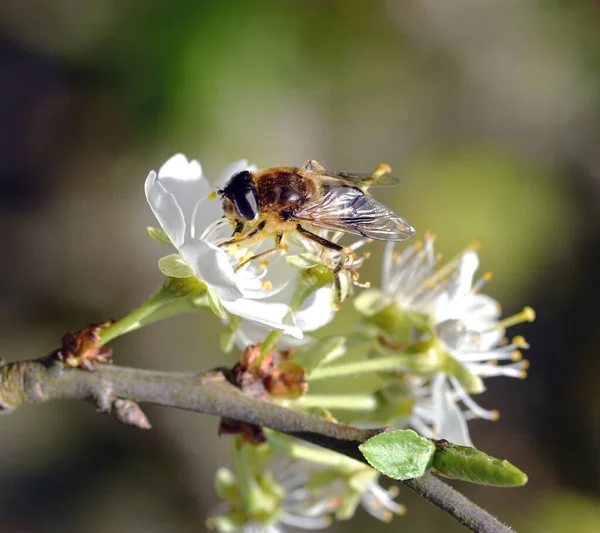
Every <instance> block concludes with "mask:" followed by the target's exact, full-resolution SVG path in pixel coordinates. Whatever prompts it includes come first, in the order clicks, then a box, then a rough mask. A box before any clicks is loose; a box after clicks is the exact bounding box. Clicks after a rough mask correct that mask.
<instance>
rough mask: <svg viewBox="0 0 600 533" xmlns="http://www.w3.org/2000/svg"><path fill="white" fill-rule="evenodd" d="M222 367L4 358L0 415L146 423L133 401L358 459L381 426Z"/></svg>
mask: <svg viewBox="0 0 600 533" xmlns="http://www.w3.org/2000/svg"><path fill="white" fill-rule="evenodd" d="M227 374H228V371H227V370H222V369H216V370H210V371H206V372H200V373H181V372H160V371H150V370H142V369H134V368H125V367H120V366H115V365H98V366H97V367H96V370H95V371H94V372H89V371H85V370H80V369H76V368H65V367H64V366H63V365H62V364H61V363H59V362H57V361H56V360H55V359H54V358H52V357H45V358H41V359H35V360H29V361H20V362H14V363H5V364H4V365H3V366H2V368H1V369H0V412H4V413H10V412H12V411H14V410H15V409H17V408H18V407H20V406H22V405H26V404H37V403H44V402H47V401H50V400H57V399H77V400H86V401H89V402H92V403H93V404H95V405H96V406H97V407H98V408H99V409H100V410H101V411H103V412H106V413H112V414H113V415H114V416H116V418H118V419H119V420H120V421H122V422H125V423H128V424H132V425H136V426H138V427H141V428H149V427H150V424H149V423H148V420H147V418H146V416H145V415H144V413H143V411H142V410H141V409H140V407H139V405H138V402H140V403H150V404H155V405H162V406H166V407H175V408H179V409H185V410H189V411H196V412H199V413H205V414H209V415H215V416H221V417H226V418H229V419H233V420H238V421H241V422H246V423H249V424H255V425H257V426H261V427H267V428H271V429H273V430H276V431H279V432H281V433H285V434H287V435H290V436H293V437H297V438H299V439H302V440H304V441H307V442H311V443H314V444H318V445H320V446H323V447H325V448H328V449H330V450H333V451H336V452H339V453H342V454H344V455H346V456H348V457H351V458H352V459H356V460H358V461H362V462H366V461H365V459H364V457H363V455H362V454H361V452H360V450H359V448H358V446H359V445H360V444H362V443H363V442H365V441H366V440H367V439H369V438H371V437H372V436H374V435H376V434H378V433H381V432H382V431H385V430H386V428H379V429H370V430H364V429H359V428H355V427H352V426H347V425H344V424H338V423H335V422H331V421H329V420H325V419H323V418H319V417H316V416H312V415H309V414H306V413H303V412H301V411H294V410H291V409H287V408H284V407H281V406H279V405H276V404H274V403H269V402H266V401H263V400H260V399H257V398H253V397H251V396H248V395H245V394H244V393H243V392H242V391H241V390H240V389H238V388H236V387H235V386H234V385H232V384H231V383H230V382H229V381H228V379H227ZM403 483H404V485H406V486H407V487H409V488H411V489H412V490H414V491H416V492H417V493H418V494H420V495H421V496H423V497H424V498H426V499H427V500H428V501H430V502H431V503H433V504H434V505H436V506H437V507H439V508H440V509H442V510H444V511H446V512H447V513H448V514H450V515H451V516H453V517H454V518H455V519H456V520H458V521H459V522H460V523H461V524H463V525H464V526H466V527H467V528H469V529H471V530H472V531H479V532H484V533H485V532H488V533H505V532H509V531H510V528H508V527H507V526H505V525H504V524H502V523H501V522H499V521H498V520H497V519H496V518H494V517H493V516H491V515H490V514H489V513H487V512H486V511H485V510H483V509H481V508H480V507H478V506H477V505H475V504H474V503H472V502H471V501H470V500H468V499H467V498H465V497H464V496H463V495H462V494H460V493H459V492H457V491H456V490H454V489H453V488H452V487H450V486H449V485H447V484H446V483H444V482H442V481H440V480H439V479H438V478H436V477H434V476H432V475H431V474H427V475H425V476H423V477H422V478H419V479H413V480H407V481H404V482H403Z"/></svg>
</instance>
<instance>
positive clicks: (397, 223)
mask: <svg viewBox="0 0 600 533" xmlns="http://www.w3.org/2000/svg"><path fill="white" fill-rule="evenodd" d="M293 219H294V220H297V221H299V222H306V223H308V224H312V225H313V226H317V227H319V228H324V229H328V230H332V231H343V232H346V233H352V234H354V235H361V236H363V237H368V238H370V239H376V240H381V241H405V240H408V239H410V238H411V237H413V236H414V234H415V230H414V228H413V227H412V226H411V225H410V224H409V223H408V222H406V220H404V219H403V218H401V217H399V216H398V215H396V213H394V212H393V211H392V210H391V209H388V208H387V207H386V206H385V205H383V204H382V203H380V202H378V201H377V200H375V199H374V198H371V197H370V196H367V195H366V194H365V193H364V192H362V191H361V190H359V189H355V188H352V187H345V186H342V187H329V188H328V190H327V191H326V192H325V193H324V196H323V198H322V200H321V201H319V202H316V203H314V204H312V205H308V206H306V207H305V208H304V209H302V210H300V211H298V212H297V213H294V216H293Z"/></svg>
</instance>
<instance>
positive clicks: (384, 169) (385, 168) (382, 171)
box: [371, 163, 392, 178]
mask: <svg viewBox="0 0 600 533" xmlns="http://www.w3.org/2000/svg"><path fill="white" fill-rule="evenodd" d="M391 171H392V167H391V166H390V165H388V164H387V163H379V166H378V167H377V168H376V169H375V170H374V172H373V174H371V176H373V177H374V178H380V177H381V176H385V175H386V174H389V173H390V172H391Z"/></svg>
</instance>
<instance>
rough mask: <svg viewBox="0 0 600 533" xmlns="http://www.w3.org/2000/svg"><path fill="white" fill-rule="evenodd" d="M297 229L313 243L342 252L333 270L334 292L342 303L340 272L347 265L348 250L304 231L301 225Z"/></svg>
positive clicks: (336, 299) (337, 300)
mask: <svg viewBox="0 0 600 533" xmlns="http://www.w3.org/2000/svg"><path fill="white" fill-rule="evenodd" d="M296 229H297V230H298V233H300V235H302V236H304V237H306V238H307V239H310V240H311V241H314V242H316V243H318V244H320V245H321V246H323V247H324V248H328V249H329V250H335V251H337V252H340V259H339V261H338V264H337V265H335V268H334V269H333V286H334V290H335V301H336V302H341V300H342V283H341V281H340V272H341V270H342V268H344V264H345V263H346V260H347V259H348V254H347V253H346V249H345V248H344V247H343V246H341V245H339V244H338V243H336V242H332V241H329V240H327V239H325V238H323V237H321V236H320V235H317V234H316V233H313V232H312V231H308V230H307V229H304V228H303V227H302V226H301V225H300V224H298V225H296Z"/></svg>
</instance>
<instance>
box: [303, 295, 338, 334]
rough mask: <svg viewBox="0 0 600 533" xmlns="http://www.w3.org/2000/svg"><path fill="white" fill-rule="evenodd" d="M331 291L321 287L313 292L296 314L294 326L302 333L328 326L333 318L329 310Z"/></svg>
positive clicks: (333, 314) (332, 312)
mask: <svg viewBox="0 0 600 533" xmlns="http://www.w3.org/2000/svg"><path fill="white" fill-rule="evenodd" d="M332 294H333V289H332V288H331V287H330V286H327V287H321V288H320V289H318V290H316V291H315V292H313V293H312V294H311V295H310V296H309V297H308V298H307V299H306V300H305V301H304V303H303V304H302V305H301V306H300V309H299V310H298V311H297V312H296V325H297V326H298V327H299V328H300V329H301V330H302V331H314V330H316V329H319V328H322V327H323V326H325V325H327V324H329V322H331V321H332V320H333V317H334V316H335V313H334V311H333V310H332V309H331V299H332Z"/></svg>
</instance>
